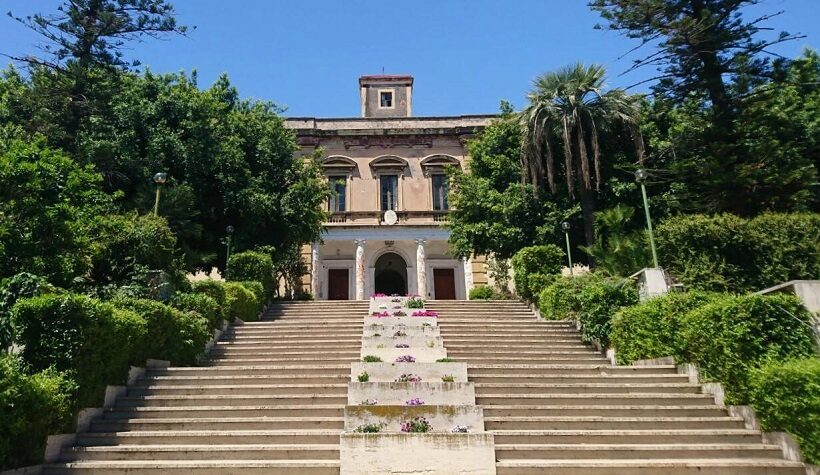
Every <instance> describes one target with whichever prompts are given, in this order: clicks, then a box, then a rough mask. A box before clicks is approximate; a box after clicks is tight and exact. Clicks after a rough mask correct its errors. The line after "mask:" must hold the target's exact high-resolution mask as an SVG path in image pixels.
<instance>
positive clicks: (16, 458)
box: [0, 355, 77, 470]
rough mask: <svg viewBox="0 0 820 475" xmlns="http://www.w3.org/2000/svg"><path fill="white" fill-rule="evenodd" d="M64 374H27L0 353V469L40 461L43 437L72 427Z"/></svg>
mask: <svg viewBox="0 0 820 475" xmlns="http://www.w3.org/2000/svg"><path fill="white" fill-rule="evenodd" d="M76 389H77V387H76V384H75V383H74V381H73V380H72V379H71V378H70V377H69V375H68V374H67V373H61V372H59V371H56V370H54V369H47V370H45V371H43V372H40V373H35V374H33V375H28V374H26V373H25V372H24V371H23V369H22V368H21V364H20V362H19V361H18V360H17V358H16V357H14V356H11V355H0V407H2V408H3V410H2V411H0V433H2V434H3V436H2V437H0V470H7V469H12V468H17V467H23V466H26V465H34V464H37V463H40V462H42V459H43V452H44V451H45V445H46V438H47V437H48V436H49V435H50V434H57V433H59V432H63V431H67V430H71V423H72V421H71V417H72V414H73V406H72V401H71V398H72V395H73V393H74V391H76Z"/></svg>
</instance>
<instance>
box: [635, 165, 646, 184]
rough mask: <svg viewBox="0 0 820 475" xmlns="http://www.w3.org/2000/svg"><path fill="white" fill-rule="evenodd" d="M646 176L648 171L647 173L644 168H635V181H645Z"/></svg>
mask: <svg viewBox="0 0 820 475" xmlns="http://www.w3.org/2000/svg"><path fill="white" fill-rule="evenodd" d="M647 178H649V173H647V171H646V170H644V169H643V168H639V169H637V170H635V181H637V182H638V183H643V182H645V181H646V179H647Z"/></svg>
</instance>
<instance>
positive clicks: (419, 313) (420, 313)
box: [413, 310, 438, 317]
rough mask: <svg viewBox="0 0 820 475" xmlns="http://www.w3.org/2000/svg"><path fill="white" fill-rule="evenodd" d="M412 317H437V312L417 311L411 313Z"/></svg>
mask: <svg viewBox="0 0 820 475" xmlns="http://www.w3.org/2000/svg"><path fill="white" fill-rule="evenodd" d="M413 316H414V317H438V312H434V311H432V310H419V311H416V312H413Z"/></svg>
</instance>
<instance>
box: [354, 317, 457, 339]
mask: <svg viewBox="0 0 820 475" xmlns="http://www.w3.org/2000/svg"><path fill="white" fill-rule="evenodd" d="M414 318H415V317H414ZM379 320H384V319H379ZM398 330H402V331H404V333H407V336H413V335H416V336H418V335H424V336H429V337H436V336H440V335H441V331H440V330H439V327H437V326H435V325H430V326H426V327H425V326H423V325H422V326H416V325H413V326H407V325H403V324H398V325H384V324H382V323H371V324H368V325H366V326H365V327H364V330H363V331H362V334H363V336H364V337H372V336H374V335H375V334H376V333H378V334H379V335H381V336H392V335H393V334H394V333H396V332H397V331H398Z"/></svg>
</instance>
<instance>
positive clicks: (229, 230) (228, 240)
mask: <svg viewBox="0 0 820 475" xmlns="http://www.w3.org/2000/svg"><path fill="white" fill-rule="evenodd" d="M233 231H234V229H233V226H231V225H230V224H229V225H227V226H225V233H226V234H227V235H228V237H226V238H225V244H226V245H227V250H226V251H225V275H226V276H227V274H228V261H229V260H230V259H231V236H233Z"/></svg>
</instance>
